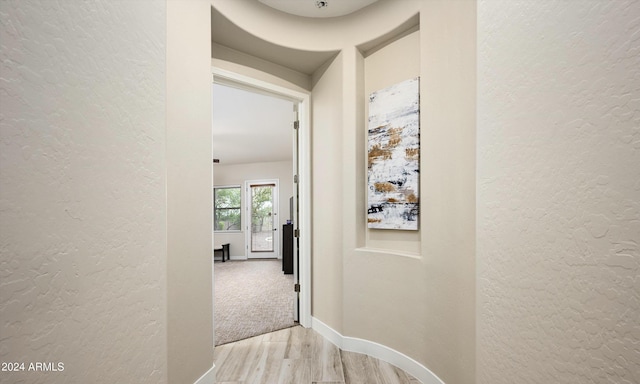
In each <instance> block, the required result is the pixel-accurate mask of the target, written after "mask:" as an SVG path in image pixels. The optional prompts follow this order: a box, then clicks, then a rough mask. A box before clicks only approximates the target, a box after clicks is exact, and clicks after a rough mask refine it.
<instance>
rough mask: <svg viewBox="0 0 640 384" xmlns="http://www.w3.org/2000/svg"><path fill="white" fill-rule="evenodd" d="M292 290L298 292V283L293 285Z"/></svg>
mask: <svg viewBox="0 0 640 384" xmlns="http://www.w3.org/2000/svg"><path fill="white" fill-rule="evenodd" d="M293 291H294V292H300V284H298V283H296V284H295V285H294V286H293Z"/></svg>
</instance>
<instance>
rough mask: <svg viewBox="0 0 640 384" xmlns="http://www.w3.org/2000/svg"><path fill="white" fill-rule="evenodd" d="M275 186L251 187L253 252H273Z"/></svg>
mask: <svg viewBox="0 0 640 384" xmlns="http://www.w3.org/2000/svg"><path fill="white" fill-rule="evenodd" d="M274 187H275V186H274V185H252V186H251V252H273V235H274V233H273V232H274V231H273V229H274V228H275V225H274V223H273V217H274V216H273V188H274Z"/></svg>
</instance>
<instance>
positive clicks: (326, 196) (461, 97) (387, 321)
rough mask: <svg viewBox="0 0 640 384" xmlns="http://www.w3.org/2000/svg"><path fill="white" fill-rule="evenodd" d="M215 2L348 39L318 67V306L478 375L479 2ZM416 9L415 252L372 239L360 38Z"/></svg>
mask: <svg viewBox="0 0 640 384" xmlns="http://www.w3.org/2000/svg"><path fill="white" fill-rule="evenodd" d="M213 5H214V7H216V9H217V10H218V11H220V12H221V13H222V14H224V15H225V17H227V18H228V19H230V20H232V21H233V22H234V23H235V24H237V25H238V26H239V27H241V28H243V29H245V30H246V31H248V32H250V33H252V34H254V35H255V36H260V37H261V38H262V39H264V40H267V41H269V42H272V43H276V44H279V45H283V46H286V47H290V48H294V49H301V50H314V51H333V50H339V51H341V53H340V55H339V56H338V57H337V58H336V59H335V60H334V61H333V62H332V63H331V65H330V66H329V67H328V68H327V70H326V72H320V73H316V74H314V75H313V76H312V78H313V82H312V84H314V88H313V91H312V98H311V99H312V108H313V111H312V114H313V127H312V130H313V132H312V134H313V143H312V146H313V165H312V166H313V219H312V220H313V222H312V225H313V229H312V230H313V239H312V241H313V254H312V263H313V281H312V284H313V292H312V295H313V310H312V312H313V316H314V318H315V319H317V320H320V321H322V322H323V323H325V324H327V325H328V326H329V327H331V328H333V329H334V330H336V331H338V332H340V333H341V334H343V335H344V336H351V337H359V338H362V339H366V340H369V341H373V342H377V343H380V344H383V345H385V346H387V347H390V348H392V349H394V350H396V351H399V352H401V353H404V354H406V355H407V356H410V357H411V358H413V359H415V360H417V361H418V362H420V363H422V364H423V365H425V366H426V367H428V368H429V369H430V370H431V371H432V372H434V373H435V374H436V375H438V376H439V377H440V378H442V379H443V380H444V381H445V382H449V383H471V382H473V381H474V380H475V259H474V256H475V96H476V92H475V84H476V78H475V74H476V62H475V52H476V49H475V46H476V34H475V33H476V5H475V2H472V1H444V0H442V1H426V0H425V1H422V0H406V1H402V2H398V1H388V0H382V1H379V2H377V3H375V4H374V5H372V6H370V7H368V8H366V9H364V10H363V11H361V12H358V13H355V14H352V15H349V16H347V17H341V18H337V19H332V20H326V19H301V18H297V17H294V16H291V15H287V14H284V13H280V12H277V11H275V10H273V9H270V8H267V7H264V6H262V5H261V4H258V3H255V2H250V1H245V0H242V1H239V0H233V1H231V0H213ZM418 13H419V14H420V46H419V56H420V65H419V72H420V76H421V79H422V97H423V100H422V102H421V104H422V117H421V124H422V128H421V129H422V135H424V139H423V140H422V143H423V144H422V156H421V158H422V160H421V165H422V168H421V177H422V180H421V188H422V191H423V192H421V211H422V213H421V228H422V230H421V234H420V246H419V247H416V248H414V249H413V255H412V257H406V255H404V254H403V255H401V254H398V252H396V251H394V250H389V249H385V248H383V249H380V248H376V247H378V244H379V243H377V244H375V245H374V244H373V243H371V244H370V243H368V242H367V241H366V236H365V231H366V195H365V191H366V186H365V183H366V155H365V151H364V148H365V141H366V136H365V132H366V128H365V124H366V116H364V103H365V100H366V95H365V94H364V87H363V83H364V72H363V71H364V60H363V55H362V53H361V52H360V51H359V50H358V49H357V47H358V46H360V45H361V44H365V43H367V42H370V41H371V40H373V39H377V38H379V37H381V36H383V35H385V34H387V33H389V32H391V31H393V30H394V29H395V28H397V27H398V26H399V25H402V24H403V23H405V22H406V21H408V20H410V19H411V18H413V17H415V16H416V15H417V14H418ZM389 37H391V36H388V37H387V38H389ZM402 59H403V58H399V59H398V62H396V63H395V65H396V66H402V65H403V62H402ZM390 70H393V68H390ZM421 137H422V136H421ZM392 232H393V231H392ZM396 232H397V231H396ZM389 236H391V238H387V239H386V240H389V241H391V242H394V241H398V239H396V238H393V236H394V235H389ZM396 236H397V237H402V236H403V235H402V234H399V233H396ZM379 293H382V294H379Z"/></svg>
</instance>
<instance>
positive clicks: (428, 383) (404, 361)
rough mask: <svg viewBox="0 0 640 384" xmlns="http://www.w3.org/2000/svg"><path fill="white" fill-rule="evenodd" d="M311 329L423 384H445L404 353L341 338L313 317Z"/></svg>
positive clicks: (339, 345)
mask: <svg viewBox="0 0 640 384" xmlns="http://www.w3.org/2000/svg"><path fill="white" fill-rule="evenodd" d="M311 328H312V329H313V330H314V331H316V332H318V333H319V334H320V335H322V336H323V337H325V338H326V339H327V340H329V341H331V342H332V343H333V344H335V345H336V346H337V347H338V348H340V349H342V350H344V351H349V352H356V353H362V354H365V355H368V356H371V357H375V358H376V359H379V360H382V361H384V362H387V363H389V364H392V365H395V366H396V367H398V368H400V369H402V370H404V371H405V372H407V373H408V374H410V375H412V376H413V377H415V378H416V379H418V380H420V382H421V383H423V384H445V383H444V381H442V380H441V379H440V378H439V377H438V376H436V374H435V373H433V372H431V371H430V370H429V368H427V367H425V366H424V365H422V364H420V363H419V362H417V361H416V360H414V359H412V358H411V357H409V356H407V355H405V354H404V353H401V352H398V351H396V350H394V349H391V348H389V347H386V346H384V345H382V344H378V343H376V342H373V341H369V340H364V339H358V338H355V337H345V336H342V335H341V334H340V333H338V332H337V331H336V330H334V329H333V328H331V327H330V326H328V325H326V324H325V323H323V322H322V321H320V320H318V319H316V318H315V317H312V318H311Z"/></svg>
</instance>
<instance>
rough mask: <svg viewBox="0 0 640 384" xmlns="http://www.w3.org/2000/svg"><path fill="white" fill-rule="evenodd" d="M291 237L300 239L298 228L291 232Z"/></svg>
mask: <svg viewBox="0 0 640 384" xmlns="http://www.w3.org/2000/svg"><path fill="white" fill-rule="evenodd" d="M293 237H300V230H299V229H298V228H296V229H294V230H293Z"/></svg>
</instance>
